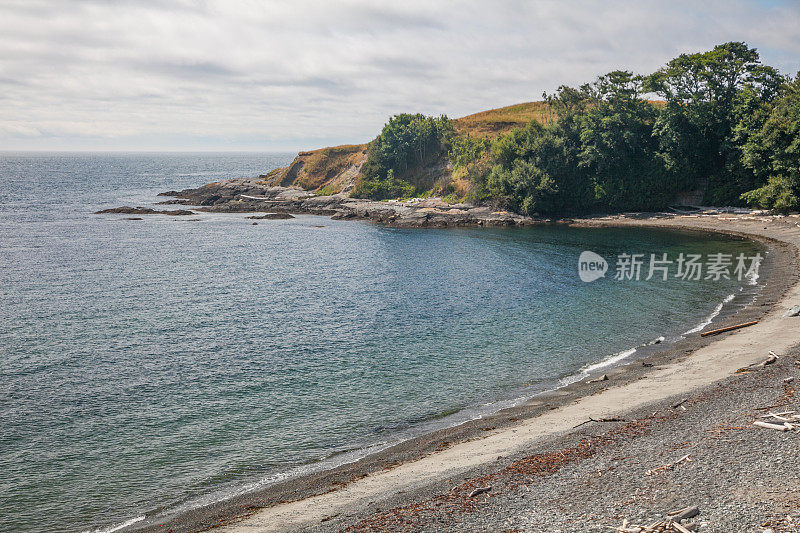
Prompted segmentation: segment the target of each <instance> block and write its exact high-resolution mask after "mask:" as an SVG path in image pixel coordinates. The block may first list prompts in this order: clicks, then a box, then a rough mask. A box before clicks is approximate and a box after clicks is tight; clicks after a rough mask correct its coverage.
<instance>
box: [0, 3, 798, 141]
mask: <svg viewBox="0 0 800 533" xmlns="http://www.w3.org/2000/svg"><path fill="white" fill-rule="evenodd" d="M734 40H735V41H745V42H747V43H748V44H749V45H750V46H751V47H756V48H758V50H759V51H760V53H761V56H762V60H763V62H764V63H766V64H770V65H772V66H774V67H777V68H778V69H780V70H781V72H783V73H785V74H794V73H796V72H797V71H798V70H800V1H797V0H790V1H766V0H761V1H736V0H733V1H725V2H718V1H715V0H707V1H703V2H697V1H696V0H695V1H691V2H682V1H660V2H648V1H628V0H604V1H581V0H579V1H565V0H558V1H522V0H509V1H501V0H476V1H436V0H426V1H417V0H403V1H401V2H398V1H397V0H393V1H389V2H382V1H376V0H372V1H368V0H345V1H335V0H291V1H278V0H261V1H254V0H218V1H215V0H198V1H187V0H173V1H168V0H106V1H103V0H61V1H58V0H0V150H163V151H172V150H196V151H206V150H208V151H217V150H220V151H227V150H247V151H251V150H252V151H296V150H301V149H312V148H318V147H322V146H329V145H336V144H344V143H355V142H365V141H367V140H369V139H371V138H373V137H374V136H375V135H376V134H377V133H378V132H379V131H380V128H381V126H382V125H383V124H384V123H385V122H386V120H387V119H388V118H389V117H390V116H391V115H393V114H397V113H403V112H421V113H426V114H436V115H438V114H446V115H448V116H450V117H453V118H455V117H459V116H464V115H467V114H470V113H474V112H478V111H482V110H485V109H491V108H496V107H501V106H504V105H510V104H514V103H519V102H527V101H532V100H538V99H541V95H542V92H543V91H547V92H552V91H554V90H555V89H556V88H557V87H558V86H559V85H562V84H567V85H578V84H581V83H584V82H587V81H591V80H593V79H594V78H595V77H597V76H598V75H601V74H604V73H606V72H609V71H611V70H615V69H620V68H624V69H628V70H632V71H634V72H637V73H649V72H652V71H654V70H655V69H657V68H658V67H660V66H661V65H663V64H664V63H665V62H667V61H668V60H669V59H671V58H672V57H675V56H676V55H678V54H680V53H683V52H699V51H703V50H708V49H710V48H712V47H713V46H714V45H715V44H720V43H723V42H727V41H734Z"/></svg>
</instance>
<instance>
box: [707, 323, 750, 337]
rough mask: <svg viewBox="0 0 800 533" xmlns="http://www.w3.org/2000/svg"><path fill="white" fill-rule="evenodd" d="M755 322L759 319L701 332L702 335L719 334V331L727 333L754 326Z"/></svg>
mask: <svg viewBox="0 0 800 533" xmlns="http://www.w3.org/2000/svg"><path fill="white" fill-rule="evenodd" d="M755 324H758V320H753V321H752V322H745V323H744V324H736V325H735V326H727V327H724V328H719V329H712V330H711V331H704V332H702V333H701V334H700V336H701V337H708V336H709V335H717V334H719V333H725V332H726V331H733V330H735V329H739V328H746V327H747V326H753V325H755Z"/></svg>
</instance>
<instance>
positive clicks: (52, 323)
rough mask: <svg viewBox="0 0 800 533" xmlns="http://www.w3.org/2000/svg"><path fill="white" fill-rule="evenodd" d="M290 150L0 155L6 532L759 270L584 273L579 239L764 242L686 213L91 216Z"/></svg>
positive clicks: (502, 378) (299, 435) (277, 448)
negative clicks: (477, 222)
mask: <svg viewBox="0 0 800 533" xmlns="http://www.w3.org/2000/svg"><path fill="white" fill-rule="evenodd" d="M293 155H294V154H274V153H169V154H163V153H97V154H95V153H10V152H5V153H0V318H2V320H0V428H2V430H1V432H0V472H3V476H2V479H1V480H0V531H31V532H33V531H37V532H61V531H63V532H84V531H92V532H94V531H112V530H115V529H117V528H119V527H120V526H121V525H124V524H126V523H133V522H135V521H137V520H139V519H141V517H144V516H148V517H150V516H153V515H156V516H159V515H164V516H167V515H169V514H170V513H174V512H178V511H180V510H184V509H188V508H191V507H193V506H197V505H202V504H204V503H208V502H211V501H215V500H219V499H224V498H225V497H228V496H230V495H232V494H237V493H240V492H242V491H246V490H250V489H252V488H254V487H259V486H263V485H265V484H268V483H270V482H272V481H274V480H278V479H282V478H284V477H286V476H291V475H300V474H302V473H303V472H308V471H310V470H314V469H319V468H326V467H328V466H332V465H335V464H339V463H341V462H345V461H352V460H355V459H356V458H358V457H360V456H361V455H363V454H365V453H369V452H370V451H374V450H377V449H380V448H382V447H385V446H388V445H391V444H392V443H396V442H398V441H400V440H403V439H407V438H409V437H412V436H414V435H417V434H419V433H421V432H425V431H431V430H434V429H436V428H440V427H443V426H446V425H452V424H456V423H459V422H461V421H465V420H468V419H470V418H474V417H476V416H483V415H486V414H488V413H491V412H493V411H495V410H497V409H499V408H501V407H503V406H508V405H513V404H515V403H518V402H521V401H524V400H525V399H527V398H530V397H531V396H533V395H535V394H537V393H539V392H541V391H544V390H549V389H553V388H555V387H559V386H562V385H563V384H566V383H569V382H571V381H574V380H577V379H580V378H582V377H585V376H586V375H589V374H590V373H591V372H602V370H603V369H604V368H607V367H609V366H611V365H614V364H620V363H624V362H625V361H628V360H632V359H633V358H635V357H636V356H637V352H636V351H635V350H634V349H635V348H636V347H641V346H645V345H648V344H652V343H653V342H655V341H656V340H658V341H659V342H660V341H663V342H670V341H671V340H673V339H675V338H679V337H680V335H681V334H685V333H686V332H687V331H690V330H692V329H695V330H696V329H697V328H698V326H699V325H701V324H704V323H707V321H708V320H709V319H710V318H711V317H712V316H713V315H715V314H716V313H719V312H720V311H722V312H726V311H732V310H735V309H736V306H741V305H743V304H746V303H747V302H748V299H749V298H750V297H751V295H752V293H753V291H754V290H756V289H757V285H753V284H752V283H751V282H748V281H746V280H745V281H739V280H738V279H736V277H735V276H731V277H732V279H724V278H723V279H720V280H718V281H715V280H705V279H701V280H697V281H693V280H682V279H679V278H675V277H674V276H672V275H670V279H669V280H668V281H663V280H661V279H660V276H655V277H654V278H653V279H651V280H645V279H643V278H644V277H646V276H645V275H644V274H646V271H643V275H642V279H640V280H638V281H636V280H615V279H613V277H614V265H613V264H610V266H609V272H608V273H607V274H606V276H605V277H604V278H601V279H599V280H597V281H594V282H590V283H588V282H583V281H581V279H580V277H579V275H578V257H579V255H580V254H581V252H583V251H587V250H589V251H592V252H595V253H597V254H599V255H600V256H602V257H604V258H606V259H608V260H609V263H612V259H614V258H616V257H618V256H619V254H621V253H641V254H644V257H646V258H649V256H650V254H651V253H652V254H658V256H659V257H660V256H661V254H663V253H667V254H669V257H672V258H675V257H677V256H678V254H680V253H685V254H691V253H696V254H704V255H707V254H710V253H726V254H733V255H734V256H735V255H737V254H739V253H744V254H747V255H748V256H749V255H752V254H755V253H756V252H757V251H759V250H760V248H759V247H758V246H757V245H756V244H754V243H752V242H749V241H744V240H737V239H732V238H727V237H722V236H713V235H699V234H692V233H686V232H679V231H666V230H644V229H632V228H625V229H575V228H564V227H535V228H457V229H396V228H388V227H383V226H380V225H376V224H372V223H368V222H362V221H337V220H331V219H329V218H326V217H319V216H310V215H298V216H297V217H296V218H293V219H289V220H262V221H259V223H258V225H253V224H252V221H251V220H247V219H246V218H245V216H246V215H245V214H208V213H200V214H198V215H197V216H190V217H169V216H163V215H153V216H144V217H142V218H143V220H127V218H128V217H126V216H125V215H95V214H93V212H94V211H97V210H100V209H103V208H107V207H117V206H121V205H130V206H152V205H153V204H154V203H155V202H157V201H159V200H163V198H159V197H157V196H156V195H157V193H159V192H161V191H165V190H171V189H181V188H186V187H195V186H199V185H202V184H203V183H207V182H210V181H217V180H222V179H227V178H233V177H248V176H254V175H259V174H264V173H266V172H267V171H268V170H270V169H272V168H276V167H278V166H284V165H286V164H288V163H289V162H290V161H291V160H292V158H293ZM167 208H170V207H169V206H168V207H167ZM723 303H724V305H725V307H724V308H723ZM640 352H641V350H640Z"/></svg>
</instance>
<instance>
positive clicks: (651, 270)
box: [578, 250, 764, 283]
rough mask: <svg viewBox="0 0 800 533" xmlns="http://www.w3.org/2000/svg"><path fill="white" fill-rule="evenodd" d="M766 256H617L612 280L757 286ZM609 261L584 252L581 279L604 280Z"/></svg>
mask: <svg viewBox="0 0 800 533" xmlns="http://www.w3.org/2000/svg"><path fill="white" fill-rule="evenodd" d="M763 259H764V257H763V256H762V255H761V254H760V253H757V254H755V255H749V256H748V255H745V254H743V253H742V254H739V255H737V256H735V257H734V255H733V254H725V253H710V254H705V255H702V254H684V253H680V254H678V255H677V256H670V255H669V254H667V253H662V254H649V256H648V254H635V253H622V254H619V255H618V256H617V261H616V264H615V268H614V277H613V279H615V280H617V281H639V280H645V281H647V280H651V279H654V278H655V279H658V280H662V281H667V280H670V279H680V280H685V281H699V280H711V281H720V280H723V279H726V280H730V279H737V280H739V281H750V282H751V283H755V280H757V279H758V270H759V268H760V266H761V261H762V260H763ZM607 271H608V262H607V261H606V260H605V258H604V257H603V256H601V255H599V254H596V253H594V252H591V251H588V250H587V251H584V252H581V255H580V257H578V276H580V278H581V281H585V282H587V283H590V282H592V281H596V280H598V279H600V278H602V277H605V275H606V272H607Z"/></svg>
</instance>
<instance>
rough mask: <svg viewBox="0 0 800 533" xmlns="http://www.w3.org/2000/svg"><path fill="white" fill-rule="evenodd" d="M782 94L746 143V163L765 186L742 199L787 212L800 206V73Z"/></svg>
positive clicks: (787, 84) (757, 205)
mask: <svg viewBox="0 0 800 533" xmlns="http://www.w3.org/2000/svg"><path fill="white" fill-rule="evenodd" d="M780 94H781V96H780V97H779V98H778V99H777V100H776V101H775V105H774V106H773V107H772V108H771V110H770V111H769V114H768V115H767V117H766V119H765V120H764V122H763V124H762V125H761V127H760V128H759V129H758V130H756V131H755V132H754V133H753V134H752V135H750V136H749V138H748V139H747V142H746V143H745V145H744V149H743V153H744V157H743V161H744V164H745V165H746V166H747V167H748V168H749V169H751V170H752V171H753V172H754V173H755V175H756V176H757V177H758V178H759V180H760V181H762V182H764V185H763V186H762V187H759V188H758V189H755V190H752V191H750V192H747V193H745V194H743V195H742V198H743V199H744V200H745V201H746V202H747V203H748V204H750V205H753V206H756V207H762V208H766V209H776V210H778V211H784V212H786V211H795V210H798V209H800V72H799V73H798V74H797V75H796V76H795V79H794V80H793V81H791V82H789V83H786V84H785V85H784V86H783V88H782V90H781V91H780Z"/></svg>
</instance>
